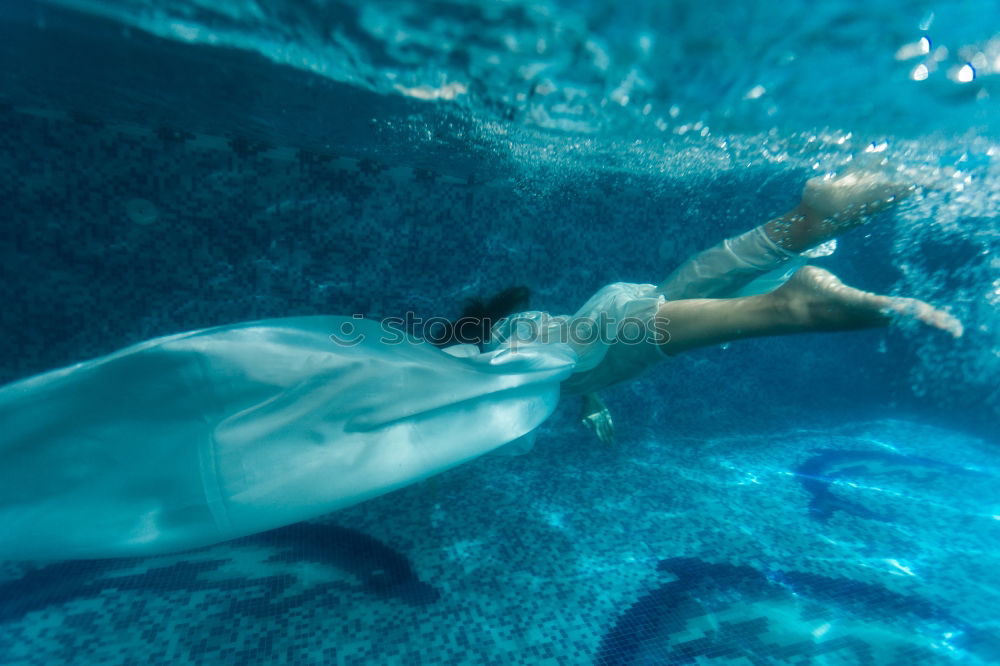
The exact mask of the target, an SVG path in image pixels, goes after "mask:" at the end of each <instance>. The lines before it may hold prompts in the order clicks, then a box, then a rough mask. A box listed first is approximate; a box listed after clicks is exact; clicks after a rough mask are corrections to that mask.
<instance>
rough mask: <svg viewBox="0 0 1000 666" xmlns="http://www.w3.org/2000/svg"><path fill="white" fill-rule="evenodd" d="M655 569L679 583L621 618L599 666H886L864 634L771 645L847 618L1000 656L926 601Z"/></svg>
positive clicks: (830, 584)
mask: <svg viewBox="0 0 1000 666" xmlns="http://www.w3.org/2000/svg"><path fill="white" fill-rule="evenodd" d="M657 568H658V569H659V570H660V571H663V572H667V573H670V574H673V575H674V576H676V577H677V579H676V580H674V581H672V582H669V583H666V584H663V585H660V586H659V587H657V588H655V589H654V590H652V591H651V592H649V593H647V594H645V595H643V596H642V597H640V598H639V599H638V600H637V601H636V602H635V603H634V604H632V606H631V607H630V608H629V609H628V610H627V611H626V612H625V613H624V614H622V615H621V616H620V617H619V619H618V621H617V622H616V623H615V625H614V627H612V628H611V630H610V631H609V632H608V633H607V634H606V635H605V636H604V638H603V640H602V641H601V645H600V648H599V651H598V654H597V656H596V658H595V664H599V665H600V666H635V665H637V664H647V663H657V664H689V663H694V662H695V661H696V660H699V659H701V660H704V659H714V658H724V657H725V658H737V657H740V658H743V659H745V660H746V661H747V662H749V663H751V664H773V663H776V661H780V662H781V663H785V662H788V661H790V662H791V663H809V662H808V660H809V659H811V658H814V657H817V656H819V655H822V654H834V653H839V654H838V655H837V656H841V657H845V656H846V657H850V659H851V662H850V663H857V664H876V663H880V662H879V661H878V659H879V657H878V656H877V654H878V649H879V648H884V647H885V646H880V645H877V644H871V643H869V642H868V641H869V640H871V638H869V637H867V636H866V635H865V632H857V633H854V634H851V633H848V634H845V635H840V636H835V637H832V638H830V639H827V640H823V641H817V640H813V636H812V635H810V634H809V633H806V632H803V634H802V637H801V638H802V640H793V639H794V636H793V637H791V638H790V637H789V636H788V632H787V629H786V631H784V632H783V631H780V630H779V631H778V632H776V634H775V635H776V636H777V637H780V640H775V638H774V637H771V636H769V632H770V629H771V628H772V625H780V624H781V623H782V618H787V617H788V616H789V615H790V614H797V615H798V617H799V618H800V619H801V620H803V621H809V622H812V624H813V625H817V626H820V623H822V622H823V621H825V620H829V621H831V622H832V621H834V620H838V619H839V620H840V621H841V622H842V621H843V619H844V618H848V619H849V620H852V621H858V622H864V623H869V622H870V623H881V624H890V625H892V624H898V625H902V626H903V629H902V630H901V631H900V632H899V634H900V635H901V636H903V637H910V636H913V637H917V636H919V635H920V633H921V631H923V632H924V633H925V634H937V635H940V636H941V641H942V642H947V643H948V644H949V645H950V646H951V647H952V648H954V649H956V650H964V651H969V652H971V653H973V654H975V655H977V656H979V657H980V658H983V659H996V658H997V657H998V656H1000V641H998V639H997V637H996V636H993V635H992V634H989V633H987V632H984V631H981V630H979V629H976V628H974V627H972V626H970V625H968V624H967V623H965V622H963V621H961V620H959V619H957V618H955V617H954V616H952V615H951V614H950V613H949V612H948V611H947V610H945V609H943V608H940V607H938V606H936V605H935V604H933V603H931V602H929V601H927V600H925V599H921V598H919V597H915V596H909V595H904V594H900V593H897V592H894V591H892V590H889V589H887V588H885V587H882V586H880V585H874V584H870V583H864V582H859V581H854V580H850V579H845V578H828V577H825V576H819V575H816V574H810V573H800V572H794V571H787V572H785V571H778V572H774V573H764V572H761V571H758V570H757V569H755V568H753V567H750V566H746V565H732V564H712V563H708V562H705V561H702V560H700V559H697V558H691V557H678V558H671V559H668V560H663V561H661V562H660V563H659V565H658V567H657ZM761 602H765V603H763V604H761ZM734 604H742V606H741V608H740V613H739V617H740V618H741V619H740V620H739V621H735V622H733V621H726V620H725V619H724V616H723V615H721V613H722V612H723V611H725V610H726V609H727V608H728V607H730V606H733V605H734ZM754 604H758V605H757V606H755V605H754ZM778 604H784V607H785V610H784V612H783V613H780V614H777V615H774V616H769V615H768V612H769V611H768V609H769V608H773V607H775V606H776V605H778ZM713 616H716V617H713ZM700 618H701V619H704V620H706V621H703V622H702V623H701V625H699V627H698V628H697V629H692V626H691V623H692V621H696V620H698V619H700ZM743 618H745V619H743ZM918 623H919V628H918V627H917V625H918ZM777 628H779V629H780V627H777ZM841 632H843V629H841ZM699 633H700V634H701V636H700V637H699V636H698V634H699ZM878 635H879V632H877V631H876V632H873V633H872V636H878ZM875 640H879V639H877V638H876V639H875ZM896 655H897V656H899V657H906V658H912V659H915V660H917V661H918V663H924V662H923V661H919V660H922V659H928V658H933V654H932V653H931V652H930V651H929V649H928V648H927V647H926V646H924V645H920V644H918V643H917V642H914V643H913V645H907V646H904V647H901V648H898V649H896ZM883 658H884V655H883Z"/></svg>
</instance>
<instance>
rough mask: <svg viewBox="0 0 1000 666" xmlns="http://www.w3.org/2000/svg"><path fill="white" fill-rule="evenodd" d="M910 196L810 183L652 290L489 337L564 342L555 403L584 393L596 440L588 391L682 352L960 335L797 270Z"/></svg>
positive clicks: (594, 403) (876, 180) (527, 320)
mask: <svg viewBox="0 0 1000 666" xmlns="http://www.w3.org/2000/svg"><path fill="white" fill-rule="evenodd" d="M910 192H911V188H907V187H902V186H899V185H896V184H894V183H892V182H889V181H888V180H886V179H884V178H882V177H881V176H880V175H878V174H876V173H874V172H865V171H859V172H853V173H847V174H844V175H841V176H834V175H832V174H831V175H827V176H823V177H817V178H813V179H811V180H809V181H808V182H807V183H806V186H805V188H804V191H803V194H802V199H801V201H800V203H799V204H798V205H797V206H796V207H795V208H794V209H793V210H791V211H789V212H788V213H786V214H784V215H782V216H780V217H777V218H775V219H772V220H770V221H768V222H766V223H765V224H763V225H761V226H758V227H756V228H754V229H752V230H750V231H748V232H746V233H744V234H742V235H739V236H736V237H734V238H729V239H726V240H725V241H723V242H722V243H720V244H718V245H716V246H714V247H712V248H710V249H708V250H705V251H703V252H701V253H699V254H697V255H695V256H694V257H692V258H691V259H689V260H687V261H686V262H685V263H683V264H682V265H681V266H680V267H679V268H677V269H676V270H675V271H674V272H673V273H672V274H670V276H669V277H667V279H666V280H665V281H664V282H662V283H661V284H659V285H653V284H630V283H616V284H611V285H608V286H606V287H604V288H603V289H601V290H600V291H598V292H597V294H595V295H594V296H593V297H592V298H591V299H590V300H589V301H587V303H586V304H584V306H583V307H582V308H580V310H579V311H578V312H577V313H576V314H574V315H572V316H568V317H566V316H563V317H550V316H549V315H548V314H547V313H542V312H531V313H524V314H522V315H518V316H517V317H515V318H514V319H513V320H511V321H506V322H502V325H501V326H500V327H498V328H497V329H496V330H495V331H494V333H495V335H496V336H497V337H498V339H499V340H500V341H501V342H503V343H505V344H510V339H516V340H533V339H543V340H549V341H551V340H559V341H562V342H565V343H567V344H569V346H570V347H571V348H572V349H573V350H574V352H576V354H577V363H576V365H575V366H574V374H573V375H572V376H571V377H570V378H569V379H567V380H566V381H564V382H563V383H562V387H561V388H562V394H563V395H568V394H582V395H583V423H584V424H585V425H586V426H587V427H589V428H590V429H592V430H593V431H594V432H595V434H597V436H598V438H599V439H601V440H602V441H605V442H610V441H612V439H613V437H614V428H613V423H612V420H611V415H610V413H609V411H608V409H607V407H606V406H605V404H604V402H603V401H602V400H601V399H600V397H599V396H598V394H597V391H599V390H601V389H603V388H606V387H607V386H610V385H613V384H617V383H620V382H622V381H627V380H629V379H633V378H634V377H636V376H637V375H639V374H641V373H643V372H645V371H646V370H648V369H649V368H650V367H652V366H654V365H656V364H658V363H659V362H661V361H663V360H665V359H667V358H669V357H671V356H675V355H677V354H680V353H682V352H685V351H689V350H692V349H696V348H699V347H705V346H708V345H714V344H719V343H723V342H729V341H733V340H738V339H742V338H750V337H759V336H772V335H788V334H793V333H813V332H824V331H825V332H832V331H849V330H856V329H863V328H871V327H878V326H886V325H888V324H889V323H890V322H891V321H892V320H893V319H894V318H896V317H912V318H914V319H916V320H918V321H920V322H923V323H924V324H927V325H929V326H932V327H935V328H939V329H941V330H944V331H946V332H948V333H950V334H951V335H953V336H955V337H960V336H961V335H962V324H961V322H959V320H958V319H956V318H955V317H953V316H952V315H950V314H948V313H947V312H944V311H943V310H939V309H936V308H934V307H931V306H930V305H928V304H927V303H924V302H923V301H920V300H917V299H913V298H899V297H890V296H883V295H879V294H874V293H870V292H866V291H861V290H859V289H855V288H853V287H849V286H847V285H845V284H844V283H843V282H841V281H840V280H839V279H838V278H837V277H836V276H835V275H833V274H832V273H830V272H829V271H826V270H824V269H821V268H817V267H815V266H806V265H804V264H805V262H806V260H807V259H808V258H809V256H808V255H809V252H810V251H811V250H813V249H814V248H817V247H818V246H820V245H823V244H825V243H828V242H830V241H832V240H833V239H835V238H836V237H837V236H839V235H841V234H843V233H845V232H846V231H849V230H850V229H853V228H855V227H857V226H858V225H860V224H862V223H864V222H865V221H866V220H867V219H868V218H869V217H870V216H871V215H873V214H875V213H877V212H879V211H881V210H884V209H886V208H888V207H890V206H892V205H895V204H896V203H898V202H899V201H900V200H901V199H902V198H904V197H905V196H907V195H908V194H909V193H910ZM525 324H529V325H528V326H525ZM519 329H520V330H519ZM623 336H624V338H625V340H622V337H623Z"/></svg>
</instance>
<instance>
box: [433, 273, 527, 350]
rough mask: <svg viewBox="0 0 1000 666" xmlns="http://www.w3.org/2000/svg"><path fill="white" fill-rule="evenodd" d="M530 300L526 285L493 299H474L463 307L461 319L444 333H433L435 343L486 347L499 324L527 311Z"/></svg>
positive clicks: (446, 326) (506, 290)
mask: <svg viewBox="0 0 1000 666" xmlns="http://www.w3.org/2000/svg"><path fill="white" fill-rule="evenodd" d="M530 298H531V290H530V289H528V288H527V287H525V286H523V285H521V286H516V287H508V288H506V289H504V290H503V291H501V292H499V293H497V294H496V295H494V296H493V297H491V298H489V299H483V298H470V299H469V300H467V301H465V303H464V304H463V305H462V313H461V314H460V315H459V317H458V319H456V320H454V321H450V322H448V323H447V324H446V325H445V330H444V331H434V332H433V335H432V337H431V342H433V343H434V344H436V345H438V346H439V347H447V346H449V345H456V344H472V345H482V344H483V342H485V341H486V340H487V339H488V338H489V333H490V329H491V328H493V326H494V325H495V324H496V323H497V322H498V321H500V320H501V319H503V318H504V317H506V316H507V315H511V314H514V313H516V312H523V311H524V310H527V309H528V303H529V300H530Z"/></svg>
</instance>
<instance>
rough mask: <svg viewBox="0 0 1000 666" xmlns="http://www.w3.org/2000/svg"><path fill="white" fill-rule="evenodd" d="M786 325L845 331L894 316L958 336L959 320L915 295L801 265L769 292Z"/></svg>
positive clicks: (960, 332)
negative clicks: (885, 291)
mask: <svg viewBox="0 0 1000 666" xmlns="http://www.w3.org/2000/svg"><path fill="white" fill-rule="evenodd" d="M772 295H773V297H774V298H775V299H777V300H776V302H777V303H778V304H779V305H780V306H781V307H782V308H784V309H785V312H786V316H787V317H788V320H789V322H790V325H791V326H792V327H793V328H794V329H796V330H802V331H847V330H853V329H859V328H871V327H875V326H886V325H888V324H889V322H891V321H892V319H893V318H894V317H897V316H903V317H912V318H913V319H916V320H917V321H920V322H923V323H924V324H927V325H928V326H933V327H934V328H938V329H941V330H942V331H945V332H947V333H950V334H951V335H952V336H954V337H956V338H959V337H961V336H962V332H963V329H962V322H960V321H959V320H958V319H956V318H955V317H953V316H952V315H950V314H948V313H947V312H945V311H944V310H938V309H936V308H934V307H932V306H931V305H928V304H927V303H925V302H923V301H921V300H918V299H916V298H897V297H893V296H882V295H880V294H873V293H871V292H868V291H862V290H860V289H855V288H854V287H849V286H847V285H846V284H844V283H843V282H841V281H840V279H839V278H838V277H837V276H836V275H834V274H833V273H831V272H829V271H826V270H823V269H822V268H817V267H815V266H804V267H803V268H801V269H800V270H799V271H797V272H796V273H795V275H793V276H792V278H791V279H790V280H789V281H788V282H786V283H785V284H784V285H782V286H781V287H779V288H778V289H776V290H775V291H774V292H772Z"/></svg>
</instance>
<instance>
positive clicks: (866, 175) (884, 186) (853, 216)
mask: <svg viewBox="0 0 1000 666" xmlns="http://www.w3.org/2000/svg"><path fill="white" fill-rule="evenodd" d="M912 192H913V188H912V187H907V186H903V185H899V184H897V183H893V182H890V181H888V180H886V179H885V178H884V177H882V176H880V175H879V174H876V173H871V172H864V171H860V172H854V173H847V174H844V175H841V176H837V177H833V176H821V177H819V178H811V179H810V180H809V181H808V182H807V183H806V186H805V189H804V190H803V191H802V200H801V202H800V203H799V205H798V206H796V207H795V208H794V209H792V210H791V211H789V212H788V213H785V214H784V215H782V216H781V217H778V218H775V219H773V220H771V221H770V222H768V223H767V224H765V225H764V230H765V232H766V233H767V236H768V238H770V239H771V240H773V241H774V242H775V243H776V244H777V245H778V246H779V247H781V248H783V249H785V250H788V251H790V252H804V251H806V250H808V249H810V248H813V247H816V246H817V245H819V244H821V243H825V242H826V241H828V240H830V239H832V238H836V237H837V236H839V235H840V234H842V233H844V232H846V231H849V230H851V229H853V228H854V227H856V226H858V225H860V224H864V222H865V221H866V220H867V219H868V218H869V217H870V216H871V215H874V214H875V213H877V212H879V211H881V210H883V209H885V208H888V207H889V206H892V205H894V204H896V203H897V202H899V201H900V200H901V199H903V198H905V197H907V196H909V195H910V194H911V193H912Z"/></svg>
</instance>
